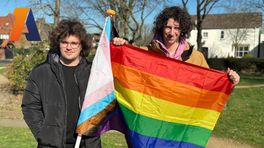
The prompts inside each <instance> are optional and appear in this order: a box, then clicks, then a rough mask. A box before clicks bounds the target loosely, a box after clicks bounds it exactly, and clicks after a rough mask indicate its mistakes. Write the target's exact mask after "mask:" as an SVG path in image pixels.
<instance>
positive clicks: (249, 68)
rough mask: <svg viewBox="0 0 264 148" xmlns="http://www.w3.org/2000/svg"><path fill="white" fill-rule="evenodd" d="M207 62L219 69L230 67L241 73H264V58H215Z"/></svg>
mask: <svg viewBox="0 0 264 148" xmlns="http://www.w3.org/2000/svg"><path fill="white" fill-rule="evenodd" d="M207 62H208V64H209V66H210V68H214V69H217V70H226V69H227V68H228V67H229V68H231V69H233V70H236V71H237V72H239V73H247V74H249V73H264V58H241V59H238V58H213V59H207Z"/></svg>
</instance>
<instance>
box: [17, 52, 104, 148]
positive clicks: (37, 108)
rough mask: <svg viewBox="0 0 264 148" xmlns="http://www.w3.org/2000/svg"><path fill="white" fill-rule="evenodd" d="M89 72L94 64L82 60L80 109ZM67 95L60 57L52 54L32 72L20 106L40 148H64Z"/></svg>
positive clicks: (78, 80) (77, 72)
mask: <svg viewBox="0 0 264 148" xmlns="http://www.w3.org/2000/svg"><path fill="white" fill-rule="evenodd" d="M90 69H91V63H89V62H88V61H87V60H86V59H85V58H82V59H81V60H80V64H79V65H78V67H77V68H76V70H75V74H74V75H75V81H76V83H77V84H78V87H79V89H80V97H79V104H80V108H81V104H82V103H83V99H84V96H85V91H86V87H87V83H88V78H89V74H90ZM65 91H66V90H65V82H64V79H63V74H62V65H60V63H59V56H58V55H57V54H51V53H50V54H48V58H47V60H46V61H45V62H44V63H42V64H40V65H38V66H37V67H35V68H34V69H33V70H32V71H31V73H30V75H29V78H28V82H27V86H26V88H25V91H24V95H23V100H22V105H21V106H22V112H23V114H24V120H25V121H26V123H27V125H28V126H29V128H30V130H31V132H32V133H33V135H34V137H35V139H36V140H37V142H38V147H58V148H63V147H65V141H66V123H67V111H66V107H67V104H66V103H67V102H66V98H65V97H66V93H65ZM98 139H99V138H98ZM99 140H100V139H99ZM93 141H94V140H93Z"/></svg>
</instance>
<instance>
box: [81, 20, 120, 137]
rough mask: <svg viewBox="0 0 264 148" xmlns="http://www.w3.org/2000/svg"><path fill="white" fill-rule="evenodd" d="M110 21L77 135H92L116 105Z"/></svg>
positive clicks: (100, 43)
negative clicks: (111, 59)
mask: <svg viewBox="0 0 264 148" xmlns="http://www.w3.org/2000/svg"><path fill="white" fill-rule="evenodd" d="M111 27H112V26H111V19H110V17H107V18H106V21H105V25H104V29H103V32H102V34H101V38H100V41H99V45H98V48H97V51H96V54H95V57H94V60H93V64H92V68H91V74H90V77H89V81H88V86H87V90H86V94H85V98H84V102H83V106H82V111H81V114H80V117H79V120H78V125H77V129H76V132H77V133H78V134H79V135H89V134H94V133H95V132H96V131H97V130H98V126H99V125H100V123H101V122H102V121H103V119H104V118H105V117H106V115H107V114H108V113H109V112H110V111H112V110H113V108H114V107H115V104H116V100H115V95H114V84H113V74H112V69H111V61H110V47H109V46H110V39H111Z"/></svg>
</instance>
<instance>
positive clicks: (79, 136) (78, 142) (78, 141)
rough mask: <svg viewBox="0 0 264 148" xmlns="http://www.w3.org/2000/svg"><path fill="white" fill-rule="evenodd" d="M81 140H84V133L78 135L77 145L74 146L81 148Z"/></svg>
mask: <svg viewBox="0 0 264 148" xmlns="http://www.w3.org/2000/svg"><path fill="white" fill-rule="evenodd" d="M81 140H82V135H78V136H77V140H76V142H75V146H74V148H79V147H80V144H81Z"/></svg>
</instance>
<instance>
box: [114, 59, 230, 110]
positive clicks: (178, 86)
mask: <svg viewBox="0 0 264 148" xmlns="http://www.w3.org/2000/svg"><path fill="white" fill-rule="evenodd" d="M112 69H113V74H114V78H115V79H117V80H118V81H119V82H120V84H121V85H122V86H123V87H125V88H128V89H131V90H134V91H138V92H141V93H144V94H147V95H151V96H154V97H157V98H160V99H163V100H166V101H170V102H174V103H177V104H181V105H185V106H190V107H199V108H205V109H211V110H215V111H218V112H220V111H221V110H222V109H223V107H224V105H225V102H226V101H227V98H228V96H227V95H226V94H224V93H222V92H216V91H209V90H205V89H201V88H198V87H194V86H190V85H186V84H183V83H180V82H177V81H174V80H170V79H165V78H162V77H159V76H156V75H153V74H149V73H146V72H143V71H139V70H137V69H133V68H131V67H127V66H124V65H120V64H118V63H114V62H112ZM182 97H184V98H185V99H182ZM186 98H188V99H186Z"/></svg>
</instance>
